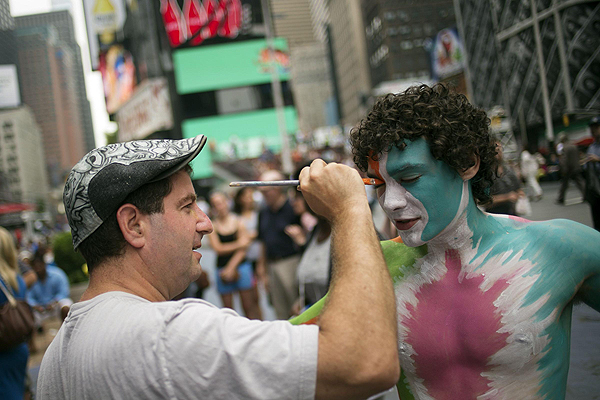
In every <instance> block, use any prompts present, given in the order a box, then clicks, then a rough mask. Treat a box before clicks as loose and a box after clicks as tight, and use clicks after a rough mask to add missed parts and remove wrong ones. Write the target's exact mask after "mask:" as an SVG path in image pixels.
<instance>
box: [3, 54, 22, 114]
mask: <svg viewBox="0 0 600 400" xmlns="http://www.w3.org/2000/svg"><path fill="white" fill-rule="evenodd" d="M20 104H21V94H20V93H19V78H18V76H17V66H16V65H14V64H7V65H0V108H5V107H17V106H19V105H20Z"/></svg>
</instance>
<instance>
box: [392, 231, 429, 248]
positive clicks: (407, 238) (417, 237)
mask: <svg viewBox="0 0 600 400" xmlns="http://www.w3.org/2000/svg"><path fill="white" fill-rule="evenodd" d="M422 233H423V232H422V231H418V232H398V234H399V235H400V238H402V243H404V244H405V245H407V246H408V247H419V246H422V245H424V244H425V242H424V241H423V240H422V239H421V234H422Z"/></svg>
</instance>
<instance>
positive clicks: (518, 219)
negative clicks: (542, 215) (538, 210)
mask: <svg viewBox="0 0 600 400" xmlns="http://www.w3.org/2000/svg"><path fill="white" fill-rule="evenodd" d="M507 217H508V218H510V219H512V220H514V221H519V222H531V221H530V220H528V219H525V218H522V217H517V216H516V215H507Z"/></svg>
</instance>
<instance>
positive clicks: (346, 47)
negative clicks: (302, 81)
mask: <svg viewBox="0 0 600 400" xmlns="http://www.w3.org/2000/svg"><path fill="white" fill-rule="evenodd" d="M329 18H330V34H329V40H330V41H331V48H332V52H333V60H334V66H335V68H334V70H335V75H336V82H337V84H336V86H337V92H338V101H339V104H338V106H339V107H340V116H341V123H342V124H343V125H346V126H350V125H354V124H355V123H357V122H358V121H359V120H360V119H361V118H362V117H364V115H365V112H366V111H367V110H366V99H367V97H368V96H369V95H370V92H371V77H370V73H369V64H368V61H367V45H366V41H365V33H364V32H365V31H364V23H363V16H362V9H361V4H360V0H330V1H329Z"/></svg>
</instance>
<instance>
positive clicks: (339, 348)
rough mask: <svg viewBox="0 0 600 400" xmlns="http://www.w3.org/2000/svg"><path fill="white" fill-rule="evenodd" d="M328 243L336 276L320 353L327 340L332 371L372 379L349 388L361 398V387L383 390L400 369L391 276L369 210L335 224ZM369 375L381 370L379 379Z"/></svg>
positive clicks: (321, 323)
mask: <svg viewBox="0 0 600 400" xmlns="http://www.w3.org/2000/svg"><path fill="white" fill-rule="evenodd" d="M331 245H332V255H333V262H334V272H333V276H334V278H333V280H332V287H331V290H330V292H329V300H328V302H327V304H326V306H325V310H324V311H323V314H322V315H321V317H320V318H319V326H320V328H321V334H320V339H319V340H320V344H319V351H320V352H321V350H322V349H324V348H325V344H329V343H335V347H334V348H335V352H334V353H333V354H328V358H327V360H328V361H327V362H328V363H331V364H330V365H329V367H330V368H332V365H335V368H332V369H333V370H334V371H336V373H338V374H342V375H343V374H348V376H353V374H356V375H355V376H364V378H365V380H371V381H372V382H373V385H372V386H370V387H369V385H364V386H360V387H356V388H352V387H350V388H349V389H350V391H351V392H352V394H353V395H357V396H358V397H360V395H359V391H361V390H367V391H368V390H371V389H373V388H377V387H378V386H377V385H380V387H379V390H384V389H386V387H385V386H386V385H387V384H389V379H392V380H393V379H394V378H393V376H394V375H395V374H397V373H398V370H399V362H398V357H397V322H396V306H395V299H394V293H393V287H392V280H391V278H390V275H389V272H388V269H387V266H386V264H385V261H384V258H383V254H382V252H381V248H380V245H379V241H378V240H377V235H376V233H375V230H374V228H373V222H372V220H371V214H370V212H368V210H367V211H364V212H360V213H357V214H356V215H350V216H348V218H343V219H340V220H339V221H338V222H337V223H336V224H335V225H333V226H332V244H331ZM320 354H321V353H320ZM319 367H321V361H320V363H319ZM382 367H383V368H382ZM361 374H362V375H361ZM370 374H374V375H377V374H380V375H381V380H380V381H377V379H375V380H374V379H373V375H370ZM396 376H397V375H396ZM393 383H394V382H393ZM317 394H318V395H322V394H323V393H317ZM364 394H366V395H367V397H368V395H372V394H374V393H368V392H364ZM324 397H325V398H326V397H327V395H325V396H324Z"/></svg>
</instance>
